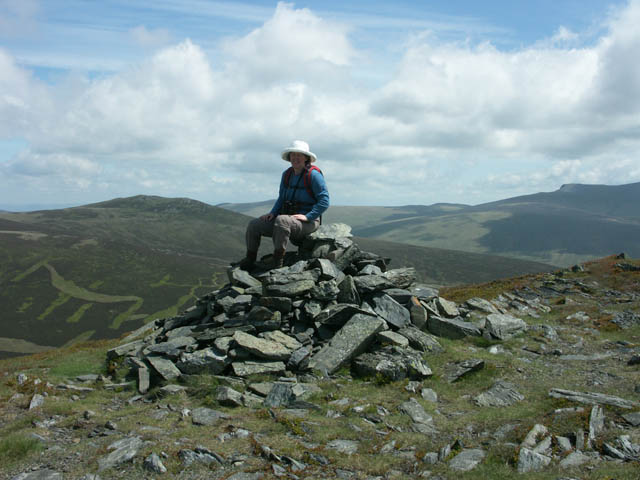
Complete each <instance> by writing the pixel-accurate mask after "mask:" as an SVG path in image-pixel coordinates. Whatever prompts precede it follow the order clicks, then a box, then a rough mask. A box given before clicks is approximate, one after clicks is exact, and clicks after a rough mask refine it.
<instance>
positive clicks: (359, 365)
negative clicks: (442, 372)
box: [351, 347, 433, 382]
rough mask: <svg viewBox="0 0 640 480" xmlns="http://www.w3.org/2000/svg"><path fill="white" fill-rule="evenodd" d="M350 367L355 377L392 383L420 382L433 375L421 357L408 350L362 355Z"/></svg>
mask: <svg viewBox="0 0 640 480" xmlns="http://www.w3.org/2000/svg"><path fill="white" fill-rule="evenodd" d="M351 367H352V371H353V373H354V375H356V376H360V377H377V376H380V377H382V378H384V379H386V380H388V381H392V382H395V381H398V380H402V379H404V378H409V379H412V380H422V379H424V378H427V377H430V376H432V375H433V372H432V371H431V369H430V368H429V366H428V365H427V364H426V363H425V362H424V360H423V359H422V355H421V354H420V353H418V352H416V351H415V350H413V349H410V348H399V347H394V348H392V349H386V350H378V351H375V352H370V353H363V354H361V355H359V356H358V357H356V358H355V360H354V361H353V363H352V366H351Z"/></svg>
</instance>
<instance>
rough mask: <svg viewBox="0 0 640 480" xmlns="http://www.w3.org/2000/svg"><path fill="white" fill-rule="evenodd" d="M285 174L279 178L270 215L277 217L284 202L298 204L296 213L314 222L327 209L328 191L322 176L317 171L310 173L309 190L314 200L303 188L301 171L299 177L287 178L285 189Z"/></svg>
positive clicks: (303, 173)
mask: <svg viewBox="0 0 640 480" xmlns="http://www.w3.org/2000/svg"><path fill="white" fill-rule="evenodd" d="M286 172H287V171H286V170H285V171H284V172H283V173H282V177H281V178H280V192H279V194H278V199H277V200H276V203H275V204H274V205H273V208H272V209H271V212H270V213H271V214H273V215H278V214H279V213H280V211H281V210H282V207H283V206H284V202H285V201H292V202H298V203H299V204H300V212H298V213H301V214H303V215H305V216H306V217H307V220H309V221H310V222H312V221H314V220H315V219H316V218H318V217H319V216H320V215H322V214H323V213H324V212H325V211H326V210H327V208H329V190H327V184H326V183H325V181H324V176H323V175H322V174H321V173H320V172H318V171H317V170H312V171H311V190H312V191H313V194H314V195H315V196H316V199H315V200H314V199H313V197H311V195H309V193H308V192H307V189H306V188H305V187H304V178H303V176H304V175H305V174H306V172H305V171H304V170H303V171H302V173H301V174H300V175H296V174H295V173H292V174H291V177H290V178H289V186H288V187H285V184H284V176H285V173H286Z"/></svg>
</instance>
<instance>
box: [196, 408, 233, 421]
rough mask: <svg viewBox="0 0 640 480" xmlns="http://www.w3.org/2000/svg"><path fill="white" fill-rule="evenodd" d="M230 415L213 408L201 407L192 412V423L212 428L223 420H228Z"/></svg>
mask: <svg viewBox="0 0 640 480" xmlns="http://www.w3.org/2000/svg"><path fill="white" fill-rule="evenodd" d="M228 418H229V415H227V414H226V413H223V412H219V411H218V410H212V409H211V408H206V407H199V408H194V409H193V411H192V412H191V421H192V422H193V424H194V425H204V426H211V425H216V424H217V423H219V422H220V421H221V420H226V419H228Z"/></svg>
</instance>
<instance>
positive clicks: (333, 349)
mask: <svg viewBox="0 0 640 480" xmlns="http://www.w3.org/2000/svg"><path fill="white" fill-rule="evenodd" d="M384 327H385V322H384V321H383V320H382V319H379V318H375V317H371V316H369V315H363V314H356V315H354V316H353V317H351V319H350V320H349V321H348V322H347V323H346V324H345V325H344V326H343V327H342V328H341V329H340V330H338V332H336V334H335V335H334V336H333V338H332V339H331V340H330V341H329V343H328V344H327V345H325V346H324V347H323V348H322V349H321V350H320V351H319V352H317V353H316V354H315V355H313V356H312V357H311V359H310V360H309V368H311V369H315V370H320V371H326V372H327V373H329V374H331V373H333V372H335V371H336V370H338V369H339V368H340V367H341V366H343V365H345V364H346V363H347V362H349V361H351V359H352V358H354V357H355V356H357V355H359V354H360V353H362V352H364V351H365V350H366V348H367V347H368V346H369V344H370V343H371V342H372V341H373V339H374V338H375V335H376V334H377V333H378V332H380V331H381V330H382V329H383V328H384Z"/></svg>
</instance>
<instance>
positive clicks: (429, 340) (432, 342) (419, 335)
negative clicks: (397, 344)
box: [397, 326, 444, 353]
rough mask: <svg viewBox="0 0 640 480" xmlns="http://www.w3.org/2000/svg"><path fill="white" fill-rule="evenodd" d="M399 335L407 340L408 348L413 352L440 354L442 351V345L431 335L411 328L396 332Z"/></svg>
mask: <svg viewBox="0 0 640 480" xmlns="http://www.w3.org/2000/svg"><path fill="white" fill-rule="evenodd" d="M397 333H399V334H400V335H402V336H403V337H406V338H407V340H409V346H410V347H411V348H413V349H415V350H418V351H420V352H425V353H427V352H428V353H441V352H443V351H444V349H443V348H442V345H440V343H439V342H438V340H437V339H436V338H435V337H434V336H433V335H431V334H428V333H426V332H423V331H422V330H419V329H417V328H415V327H413V326H409V327H406V328H401V329H400V330H398V332H397Z"/></svg>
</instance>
